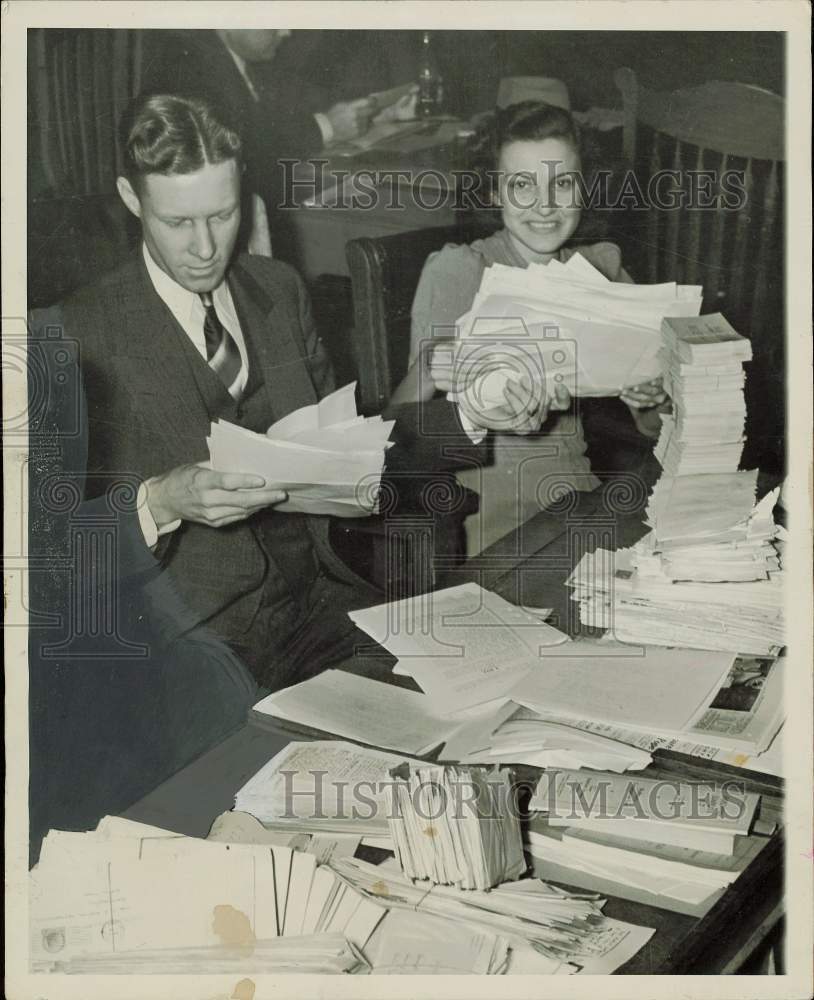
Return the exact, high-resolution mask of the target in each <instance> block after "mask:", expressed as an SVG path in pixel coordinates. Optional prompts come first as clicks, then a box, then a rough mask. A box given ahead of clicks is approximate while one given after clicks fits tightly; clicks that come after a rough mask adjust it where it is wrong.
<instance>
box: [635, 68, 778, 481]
mask: <svg viewBox="0 0 814 1000" xmlns="http://www.w3.org/2000/svg"><path fill="white" fill-rule="evenodd" d="M615 81H616V85H617V87H618V88H619V90H620V91H621V94H622V100H623V105H624V118H625V124H624V140H623V141H624V151H625V155H626V159H627V162H628V164H629V165H630V166H632V168H633V171H634V173H635V175H636V177H637V178H638V180H639V186H640V187H641V188H642V190H643V191H644V192H645V193H646V192H647V188H648V182H649V181H651V180H652V178H653V177H654V176H655V175H656V174H658V173H659V172H660V171H675V174H674V175H673V176H674V177H675V178H676V181H675V182H674V183H675V190H676V193H677V194H679V195H681V196H682V199H683V200H682V201H680V202H678V204H677V205H676V206H675V207H664V208H660V207H655V208H652V207H651V208H650V210H649V211H647V212H641V211H640V212H637V213H636V212H634V213H632V214H633V215H634V216H637V217H638V220H639V224H638V225H637V226H635V227H634V229H635V238H634V239H633V240H631V246H632V247H637V248H638V251H639V253H638V259H634V260H632V261H631V269H632V271H633V273H634V274H635V275H636V278H637V280H638V281H647V282H659V281H677V282H681V283H688V284H701V285H703V287H704V305H703V311H704V312H722V313H723V314H724V315H725V316H726V317H727V319H728V320H729V322H730V323H732V325H733V326H734V327H735V329H736V330H737V331H738V332H739V333H741V334H743V335H744V336H747V337H749V338H750V339H751V341H752V348H753V353H754V361H753V362H752V363H751V365H749V366H747V388H746V394H747V395H746V398H747V409H748V411H749V417H748V419H747V444H746V447H745V449H744V458H743V465H744V467H753V466H756V465H759V466H760V467H761V468H765V469H769V468H771V469H773V470H775V471H780V469H781V467H782V463H783V442H784V416H783V411H784V402H785V391H784V388H785V386H784V381H785V380H784V368H785V360H784V359H785V350H784V337H783V329H784V298H783V286H784V274H783V271H784V269H783V257H784V232H783V202H784V161H785V141H784V140H785V137H784V119H785V101H784V99H783V98H782V97H780V96H778V95H777V94H773V93H770V92H769V91H766V90H763V89H761V88H759V87H754V86H751V85H747V84H743V83H731V82H718V81H713V82H710V83H705V84H703V85H701V86H698V87H691V88H687V89H682V90H676V91H672V92H659V91H651V90H648V89H647V88H646V87H643V86H642V85H641V84H640V83H639V82H638V81H637V79H636V75H635V73H634V72H633V70H631V69H627V68H625V69H620V70H618V71H617V72H616V75H615ZM695 171H708V172H710V176H711V181H710V182H707V181H704V182H703V183H704V184H708V193H704V192H703V191H702V192H701V193H700V194H699V191H698V181H697V180H694V179H693V172H695ZM727 172H729V177H728V180H726V181H725V180H724V177H725V175H726V173H727ZM695 176H696V177H697V176H698V175H697V174H696V175H695ZM694 185H695V189H694V188H693V186H694ZM663 187H666V185H664V186H663ZM693 195H694V198H695V204H693V203H692V200H691V199H692V198H693ZM722 195H723V197H721V196H722ZM702 198H705V199H706V200H707V202H708V204H706V205H702V204H701V200H702Z"/></svg>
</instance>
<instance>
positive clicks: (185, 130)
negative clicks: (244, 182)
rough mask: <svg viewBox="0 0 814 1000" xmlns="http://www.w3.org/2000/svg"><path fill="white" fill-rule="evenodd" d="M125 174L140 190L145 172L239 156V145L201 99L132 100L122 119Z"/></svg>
mask: <svg viewBox="0 0 814 1000" xmlns="http://www.w3.org/2000/svg"><path fill="white" fill-rule="evenodd" d="M121 138H122V145H123V147H124V174H125V176H126V177H127V179H128V180H129V181H130V183H131V185H132V186H133V188H134V190H136V191H138V190H139V186H140V183H141V181H142V178H143V177H145V175H147V174H165V175H171V174H191V173H194V172H195V171H196V170H200V169H201V168H202V167H203V166H205V165H206V164H207V163H211V164H216V163H223V162H224V161H226V160H237V161H238V164H241V162H242V158H241V154H242V143H241V140H240V136H239V135H238V133H237V132H236V131H235V130H234V129H232V128H230V127H229V126H228V125H225V124H224V123H223V122H222V121H221V120H220V119H219V117H218V116H217V115H216V114H215V112H214V111H213V109H212V108H211V107H210V106H209V105H208V104H207V103H206V102H205V101H201V100H198V99H196V98H191V97H181V96H178V95H176V94H152V95H146V96H141V97H138V98H136V99H135V100H134V101H133V102H132V103H131V105H130V106H129V107H128V109H127V111H126V112H125V114H124V116H123V117H122V122H121Z"/></svg>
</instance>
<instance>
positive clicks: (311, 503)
mask: <svg viewBox="0 0 814 1000" xmlns="http://www.w3.org/2000/svg"><path fill="white" fill-rule="evenodd" d="M355 392H356V383H355V382H352V383H351V384H350V385H346V386H345V387H344V388H342V389H337V391H336V392H333V393H331V395H329V396H326V397H325V398H324V399H322V400H320V402H319V403H314V404H313V405H312V406H304V407H302V408H301V409H299V410H295V411H294V412H293V413H289V414H288V415H287V416H285V417H283V418H282V420H278V421H277V423H275V424H272V426H271V427H270V428H269V429H268V431H267V432H266V433H265V434H256V433H255V432H254V431H250V430H246V428H244V427H238V426H237V425H235V424H231V423H229V422H228V421H226V420H216V421H214V422H213V423H212V427H211V430H210V433H209V437H208V438H207V444H208V445H209V458H210V463H211V466H212V468H213V469H215V470H216V471H218V472H243V473H252V474H254V475H258V476H262V477H263V479H265V481H266V486H267V487H270V488H278V489H281V490H285V492H286V493H287V494H288V497H287V499H286V500H285V502H283V503H280V504H276V505H275V508H274V509H275V510H277V511H289V512H290V511H298V512H302V513H306V514H329V515H333V516H334V517H361V516H363V515H367V514H374V513H376V510H377V505H378V493H379V486H380V483H381V476H382V471H383V469H384V455H385V451H386V450H387V448H388V447H389V442H388V438H389V437H390V432H391V431H392V429H393V424H394V421H392V420H382V418H381V417H361V416H359V415H358V414H357V412H356V401H355Z"/></svg>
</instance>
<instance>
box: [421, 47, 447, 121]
mask: <svg viewBox="0 0 814 1000" xmlns="http://www.w3.org/2000/svg"><path fill="white" fill-rule="evenodd" d="M442 98H443V80H442V77H441V73H440V72H439V70H438V64H437V63H436V61H435V57H434V55H433V51H432V44H431V33H430V32H429V31H425V32H424V37H423V38H422V41H421V58H420V60H419V63H418V101H417V102H416V114H417V115H418V117H419V118H431V117H432V116H433V115H437V114H438V113H439V111H440V110H441V100H442Z"/></svg>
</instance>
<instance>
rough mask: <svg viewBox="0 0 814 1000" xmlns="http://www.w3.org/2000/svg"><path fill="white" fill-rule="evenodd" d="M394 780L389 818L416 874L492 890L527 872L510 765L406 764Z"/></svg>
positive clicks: (402, 856) (399, 852)
mask: <svg viewBox="0 0 814 1000" xmlns="http://www.w3.org/2000/svg"><path fill="white" fill-rule="evenodd" d="M390 778H391V779H392V780H391V781H390V782H389V783H388V784H387V803H388V822H389V824H390V831H391V833H392V836H393V845H394V847H395V853H396V858H397V859H398V861H399V863H400V864H401V867H402V870H403V872H404V874H405V875H406V876H407V877H408V878H411V879H429V881H431V882H435V883H436V884H438V885H455V886H457V887H458V888H459V889H490V888H492V886H495V885H499V884H500V883H501V882H510V881H512V880H514V879H516V878H519V876H520V875H522V874H523V872H524V871H525V870H526V862H525V859H524V858H523V841H522V839H521V836H520V821H519V817H518V811H517V803H516V801H515V793H514V790H513V788H512V782H511V779H510V776H509V774H508V773H507V772H506V771H501V770H499V769H497V768H495V769H492V770H488V771H487V770H486V769H484V768H477V767H453V766H452V765H449V766H446V767H445V766H443V765H442V766H440V767H439V766H432V765H429V764H425V765H416V764H413V765H409V764H404V765H402V766H400V767H398V768H395V769H393V770H391V772H390Z"/></svg>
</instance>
